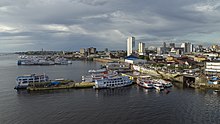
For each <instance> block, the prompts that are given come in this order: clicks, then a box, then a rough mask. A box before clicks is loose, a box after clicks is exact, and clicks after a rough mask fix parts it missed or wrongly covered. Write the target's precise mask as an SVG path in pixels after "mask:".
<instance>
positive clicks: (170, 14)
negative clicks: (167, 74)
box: [0, 0, 220, 52]
mask: <svg viewBox="0 0 220 124" xmlns="http://www.w3.org/2000/svg"><path fill="white" fill-rule="evenodd" d="M129 36H134V37H135V39H136V44H138V42H144V43H146V46H147V47H148V46H162V43H163V42H164V41H165V42H167V43H170V42H175V43H181V42H188V41H189V42H192V43H194V44H202V45H204V46H206V45H211V44H218V43H219V41H220V39H219V37H220V1H219V0H0V52H9V51H29V50H41V49H42V48H43V49H44V50H65V51H77V50H79V49H80V48H87V47H96V48H97V49H98V50H104V49H105V48H109V49H111V50H118V49H124V50H125V49H126V39H127V38H128V37H129Z"/></svg>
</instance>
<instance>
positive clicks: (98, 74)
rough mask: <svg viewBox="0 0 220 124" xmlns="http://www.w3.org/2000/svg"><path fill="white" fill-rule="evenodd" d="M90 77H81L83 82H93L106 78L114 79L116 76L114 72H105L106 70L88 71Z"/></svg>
mask: <svg viewBox="0 0 220 124" xmlns="http://www.w3.org/2000/svg"><path fill="white" fill-rule="evenodd" d="M88 72H89V73H90V75H87V76H82V81H83V82H95V80H99V79H104V78H107V77H115V76H117V75H118V73H117V72H116V71H107V70H106V69H98V70H89V71H88Z"/></svg>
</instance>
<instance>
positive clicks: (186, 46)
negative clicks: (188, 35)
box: [181, 42, 194, 53]
mask: <svg viewBox="0 0 220 124" xmlns="http://www.w3.org/2000/svg"><path fill="white" fill-rule="evenodd" d="M181 47H182V48H184V52H185V53H191V52H194V45H193V44H192V43H189V42H188V43H182V44H181Z"/></svg>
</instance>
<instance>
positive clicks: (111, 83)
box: [94, 76, 132, 89]
mask: <svg viewBox="0 0 220 124" xmlns="http://www.w3.org/2000/svg"><path fill="white" fill-rule="evenodd" d="M131 84H132V81H131V80H130V79H129V77H127V76H117V77H113V78H105V79H99V80H96V81H95V86H94V88H97V89H99V88H117V87H124V86H128V85H131Z"/></svg>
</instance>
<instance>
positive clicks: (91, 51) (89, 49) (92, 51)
mask: <svg viewBox="0 0 220 124" xmlns="http://www.w3.org/2000/svg"><path fill="white" fill-rule="evenodd" d="M87 52H88V55H90V54H95V53H96V48H94V47H90V48H87Z"/></svg>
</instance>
